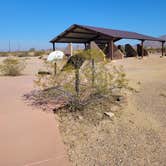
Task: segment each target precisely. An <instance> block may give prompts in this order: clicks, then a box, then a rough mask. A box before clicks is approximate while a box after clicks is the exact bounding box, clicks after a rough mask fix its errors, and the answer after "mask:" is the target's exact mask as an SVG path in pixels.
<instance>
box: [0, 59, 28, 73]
mask: <svg viewBox="0 0 166 166" xmlns="http://www.w3.org/2000/svg"><path fill="white" fill-rule="evenodd" d="M24 68H25V62H24V61H23V60H20V59H18V58H15V57H9V58H6V59H4V60H3V62H2V64H1V65H0V72H1V73H2V75H5V76H18V75H20V74H21V72H22V70H23V69H24Z"/></svg>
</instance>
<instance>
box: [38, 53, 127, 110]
mask: <svg viewBox="0 0 166 166" xmlns="http://www.w3.org/2000/svg"><path fill="white" fill-rule="evenodd" d="M92 53H93V54H92ZM95 55H96V56H95ZM99 55H100V53H99V52H97V51H96V50H88V51H79V52H77V53H76V56H78V57H77V58H76V61H74V56H73V57H72V58H71V59H69V60H68V63H66V62H67V59H66V60H63V61H62V62H59V63H57V64H58V67H57V69H58V71H57V74H56V75H54V74H51V75H40V74H38V75H37V77H36V80H35V83H36V85H37V86H39V87H40V88H41V89H43V90H44V91H45V92H46V90H49V93H50V89H52V91H54V90H57V91H61V92H62V93H63V96H64V100H67V103H68V104H67V105H68V108H69V109H70V110H82V109H83V108H84V106H86V105H87V104H89V103H90V102H92V99H93V96H96V95H97V96H100V97H102V96H104V97H106V96H110V95H112V92H113V90H114V89H118V90H119V93H121V90H122V89H128V87H129V86H128V80H127V79H126V75H125V73H124V71H123V68H122V67H121V66H120V67H115V66H113V65H112V64H111V63H108V62H107V61H106V60H105V59H104V58H102V56H103V55H100V56H99ZM81 57H83V59H81ZM79 59H80V61H79ZM92 59H93V60H94V62H95V63H94V64H93V65H92ZM77 60H78V64H81V65H78V66H79V67H78V68H77V65H75V63H76V64H77ZM44 63H45V64H46V65H47V67H48V70H50V71H53V64H49V63H48V62H46V61H45V62H44ZM72 65H74V66H75V67H72ZM78 72H79V73H78ZM52 73H53V72H52ZM78 84H79V85H78ZM78 88H79V89H78ZM55 97H56V96H55Z"/></svg>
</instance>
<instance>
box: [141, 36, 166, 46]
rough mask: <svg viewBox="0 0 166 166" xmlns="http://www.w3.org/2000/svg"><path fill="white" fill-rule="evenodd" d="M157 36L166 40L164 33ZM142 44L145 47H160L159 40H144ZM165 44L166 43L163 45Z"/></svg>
mask: <svg viewBox="0 0 166 166" xmlns="http://www.w3.org/2000/svg"><path fill="white" fill-rule="evenodd" d="M159 38H161V39H164V40H166V35H163V36H160V37H159ZM144 46H146V47H152V48H160V47H161V42H157V41H145V42H144ZM164 46H166V43H165V45H164Z"/></svg>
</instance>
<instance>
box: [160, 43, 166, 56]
mask: <svg viewBox="0 0 166 166" xmlns="http://www.w3.org/2000/svg"><path fill="white" fill-rule="evenodd" d="M164 43H165V42H164V41H162V48H161V52H162V57H163V56H164Z"/></svg>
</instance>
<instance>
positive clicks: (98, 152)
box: [58, 56, 166, 166]
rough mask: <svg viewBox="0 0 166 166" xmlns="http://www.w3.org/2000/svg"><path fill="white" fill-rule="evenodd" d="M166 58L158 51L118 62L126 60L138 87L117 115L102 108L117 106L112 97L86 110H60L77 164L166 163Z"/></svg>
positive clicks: (64, 136) (133, 81)
mask: <svg viewBox="0 0 166 166" xmlns="http://www.w3.org/2000/svg"><path fill="white" fill-rule="evenodd" d="M165 62H166V59H165V58H163V59H162V60H161V59H160V58H159V57H153V56H152V57H150V58H149V59H148V58H145V59H143V60H136V59H135V58H131V59H125V60H123V61H116V62H113V63H114V64H116V65H119V64H120V65H121V64H122V65H124V67H125V70H126V72H127V74H128V78H129V79H130V80H131V85H132V86H135V88H136V89H137V90H138V92H137V93H134V94H129V95H128V102H127V103H123V104H122V106H121V107H119V109H118V110H117V111H116V113H115V117H114V118H113V119H111V120H110V119H108V118H106V117H104V116H103V110H106V111H109V110H111V108H112V107H113V105H114V104H113V103H110V102H109V101H105V102H104V103H102V104H100V103H98V104H97V103H94V105H91V106H90V107H89V108H87V110H86V111H85V112H84V113H79V114H78V113H77V114H75V113H74V114H73V113H64V114H60V115H59V118H58V119H59V121H60V131H61V133H62V135H63V139H64V143H65V144H66V146H67V149H68V155H69V158H70V160H71V163H72V165H74V166H75V165H79V166H85V165H86V166H91V165H96V166H102V165H104V166H107V165H108V166H110V165H111V166H114V165H115V166H117V165H124V166H127V165H131V166H133V165H136V166H137V165H138V166H142V165H146V166H153V165H154V166H158V165H160V166H164V165H165V163H166V157H165V154H166V141H165V140H166V132H165V127H164V126H165V116H166V114H165V112H164V110H165V109H164V108H165V105H166V101H165V97H163V95H162V96H161V95H160V94H161V93H162V91H163V90H164V91H165V86H163V85H164V82H165V81H166V79H165V77H164V75H165V74H166V70H165ZM163 94H165V93H163ZM120 104H121V103H120Z"/></svg>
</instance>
